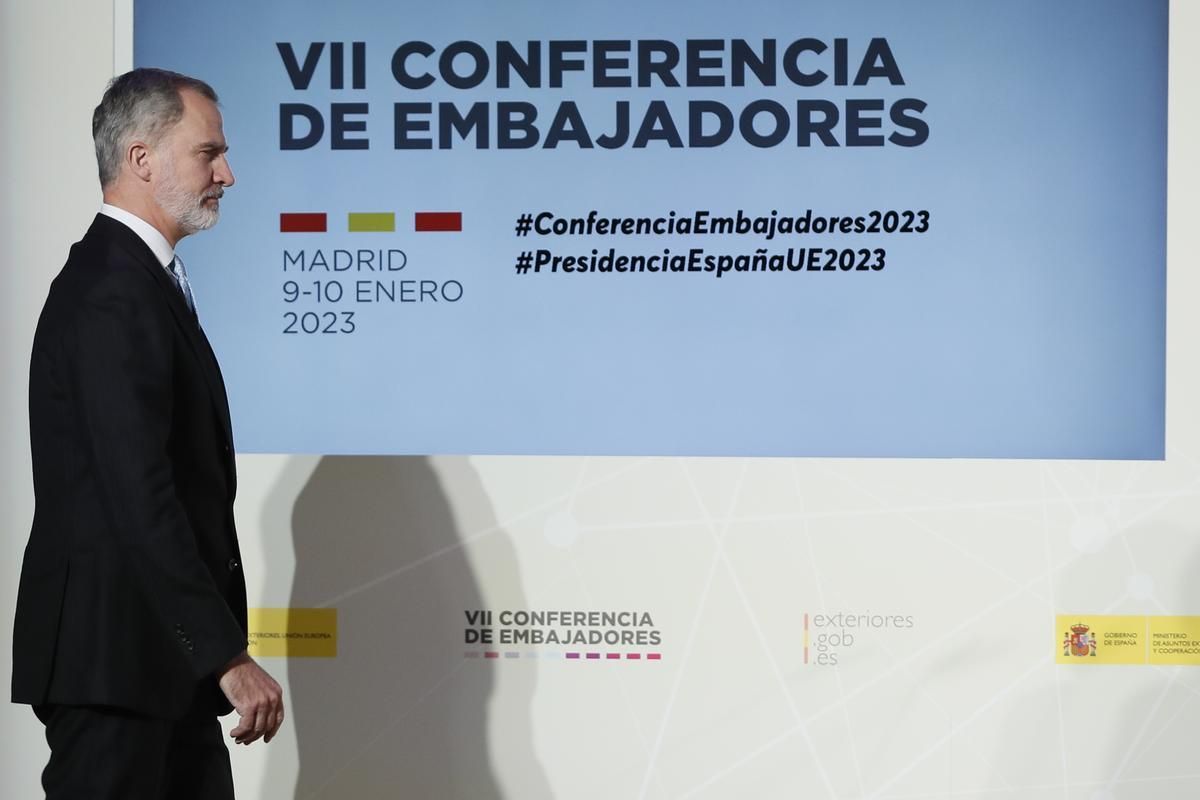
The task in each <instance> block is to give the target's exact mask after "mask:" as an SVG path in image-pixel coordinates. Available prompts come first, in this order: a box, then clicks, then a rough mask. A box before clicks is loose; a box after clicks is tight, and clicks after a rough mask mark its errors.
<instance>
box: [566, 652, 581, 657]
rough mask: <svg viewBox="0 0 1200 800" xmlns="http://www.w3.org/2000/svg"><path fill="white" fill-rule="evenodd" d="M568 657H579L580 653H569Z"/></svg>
mask: <svg viewBox="0 0 1200 800" xmlns="http://www.w3.org/2000/svg"><path fill="white" fill-rule="evenodd" d="M567 658H579V653H567Z"/></svg>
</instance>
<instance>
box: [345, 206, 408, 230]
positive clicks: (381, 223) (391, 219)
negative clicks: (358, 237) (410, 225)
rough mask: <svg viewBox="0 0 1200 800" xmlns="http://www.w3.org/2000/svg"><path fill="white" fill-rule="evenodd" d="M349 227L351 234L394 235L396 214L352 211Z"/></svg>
mask: <svg viewBox="0 0 1200 800" xmlns="http://www.w3.org/2000/svg"><path fill="white" fill-rule="evenodd" d="M347 227H348V228H349V229H350V232H351V233H394V232H395V230H396V214H395V213H394V212H391V211H378V212H375V211H372V212H365V211H352V212H351V213H350V214H349V218H348V220H347Z"/></svg>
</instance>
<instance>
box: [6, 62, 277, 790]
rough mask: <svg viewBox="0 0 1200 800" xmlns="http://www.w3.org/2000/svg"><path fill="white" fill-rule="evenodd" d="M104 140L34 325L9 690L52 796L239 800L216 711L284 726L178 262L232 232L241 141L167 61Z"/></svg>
mask: <svg viewBox="0 0 1200 800" xmlns="http://www.w3.org/2000/svg"><path fill="white" fill-rule="evenodd" d="M92 135H93V138H94V139H95V143H96V156H97V161H98V162H99V167H100V183H101V186H102V188H103V193H104V205H103V206H102V207H101V211H100V214H98V215H97V216H96V219H95V221H94V222H93V223H92V226H91V228H89V230H88V231H87V233H86V234H85V235H84V237H83V239H82V240H81V241H79V242H78V243H76V244H75V245H74V246H73V247H72V248H71V252H70V255H69V257H68V258H67V262H66V265H65V266H64V267H63V270H62V272H61V273H60V274H59V276H58V277H57V278H56V279H55V281H54V283H53V285H52V287H51V289H50V294H49V297H48V298H47V300H46V305H45V308H44V309H43V311H42V315H41V318H40V320H39V322H38V327H37V332H36V334H35V336H34V345H33V355H32V363H31V367H30V389H29V403H30V436H31V443H32V452H33V478H34V491H35V495H36V510H35V513H34V520H33V528H32V531H31V533H30V537H29V544H28V546H27V547H26V550H25V560H24V564H23V566H22V571H21V582H20V589H19V593H18V597H17V611H16V622H15V629H14V642H13V700H14V701H15V702H19V703H29V704H32V705H33V707H34V711H35V712H36V714H37V716H38V717H39V718H40V719H41V720H42V721H43V722H44V723H45V726H46V738H47V741H48V742H49V745H50V750H51V754H50V761H49V764H48V765H47V767H46V769H45V772H44V773H43V776H42V783H43V785H44V787H45V790H46V795H47V797H48V798H50V799H51V800H56V799H58V798H64V799H65V798H85V797H86V798H89V800H96V799H98V798H113V799H114V800H115V799H116V798H120V799H121V800H143V798H144V799H145V800H150V799H151V798H153V800H166V798H170V800H181V799H183V798H206V799H209V798H211V799H212V800H216V799H217V798H220V799H221V800H226V799H227V798H232V797H233V781H232V774H231V770H230V764H229V751H228V749H227V747H226V746H225V742H224V737H222V735H221V728H220V725H219V723H218V721H217V716H218V715H220V714H224V713H227V712H228V711H229V710H230V709H231V707H232V708H235V709H236V710H237V711H238V713H239V714H240V719H239V722H238V724H237V725H236V726H235V728H234V729H233V731H232V733H231V736H232V737H233V738H234V739H235V740H236V741H237V742H239V743H244V744H249V743H250V742H253V741H255V740H256V739H259V738H260V737H261V738H264V739H265V740H266V741H270V740H271V738H272V737H273V736H274V735H275V733H276V732H277V731H278V730H279V726H280V724H281V722H282V720H283V704H282V692H281V690H280V688H279V685H278V684H277V683H276V682H275V681H274V680H273V679H272V678H271V677H270V676H269V675H268V674H267V673H266V672H265V671H263V670H262V669H261V668H260V667H259V666H258V665H257V664H255V663H254V661H252V660H251V659H250V658H249V656H248V655H247V653H246V584H245V579H244V576H243V574H242V569H241V556H240V554H239V551H238V542H237V534H236V532H235V530H234V522H233V497H234V490H235V485H236V479H235V475H234V457H233V438H232V433H231V430H230V421H229V409H228V405H227V402H226V397H225V387H224V385H223V383H222V379H221V373H220V370H219V368H218V366H217V362H216V359H215V357H214V356H213V353H212V350H210V349H209V346H208V342H207V340H206V339H205V336H204V333H203V332H202V330H201V329H200V326H199V323H198V321H197V317H196V314H195V306H194V300H193V297H192V293H191V287H190V286H189V284H188V282H187V276H186V273H185V272H183V267H182V263H181V262H180V261H179V260H178V259H177V258H176V257H175V253H174V248H175V244H176V243H177V242H178V241H179V240H180V239H182V238H183V237H184V236H187V235H188V234H191V233H195V232H196V231H198V230H203V229H205V228H209V227H211V226H212V225H213V224H215V223H216V221H217V216H218V208H219V202H220V198H221V196H222V194H223V192H224V189H225V187H228V186H231V185H232V184H233V173H232V171H231V170H230V167H229V164H228V162H227V160H226V151H227V150H228V148H227V146H226V143H225V136H224V133H223V131H222V129H221V115H220V112H219V111H218V110H217V97H216V94H215V93H214V92H213V90H212V89H211V88H210V87H209V86H208V85H207V84H205V83H203V82H201V81H198V80H195V79H192V78H188V77H186V76H183V75H179V74H177V73H172V72H166V71H163V70H150V69H139V70H134V71H133V72H130V73H126V74H125V75H122V76H120V77H118V78H115V79H114V80H113V81H112V83H110V84H109V87H108V89H107V91H106V92H105V94H104V98H103V100H102V101H101V103H100V105H99V106H98V107H97V108H96V111H95V115H94V117H93V122H92Z"/></svg>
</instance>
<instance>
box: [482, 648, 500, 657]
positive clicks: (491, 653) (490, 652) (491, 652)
mask: <svg viewBox="0 0 1200 800" xmlns="http://www.w3.org/2000/svg"><path fill="white" fill-rule="evenodd" d="M483 657H484V658H499V657H500V654H499V653H497V652H496V651H494V650H488V651H486V652H484V654H483Z"/></svg>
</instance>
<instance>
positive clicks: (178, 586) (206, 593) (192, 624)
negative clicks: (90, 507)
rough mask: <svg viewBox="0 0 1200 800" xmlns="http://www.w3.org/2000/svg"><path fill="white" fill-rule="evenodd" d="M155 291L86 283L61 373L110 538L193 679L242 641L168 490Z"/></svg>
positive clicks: (163, 371)
mask: <svg viewBox="0 0 1200 800" xmlns="http://www.w3.org/2000/svg"><path fill="white" fill-rule="evenodd" d="M157 293H158V289H157V287H155V286H154V285H153V284H151V283H149V282H148V281H147V282H146V285H145V286H141V285H139V282H138V281H137V280H135V279H132V278H129V277H127V276H122V277H121V279H120V280H117V279H116V278H112V279H110V280H108V281H106V282H105V283H104V284H102V285H100V286H98V287H94V291H92V292H91V293H90V296H89V297H88V299H87V300H86V301H85V303H84V304H83V306H82V308H81V309H80V311H79V314H78V317H77V318H76V323H75V326H74V330H73V335H71V336H70V338H71V339H73V341H70V342H69V343H68V344H67V347H66V348H65V350H66V352H68V353H71V352H73V353H74V354H75V358H74V359H73V360H74V363H73V364H71V365H70V366H69V367H68V369H70V370H71V372H73V374H74V376H75V386H76V391H77V395H78V397H77V402H78V407H79V408H80V409H81V413H82V425H83V428H84V436H85V437H86V443H87V450H88V454H89V456H90V458H91V461H92V464H93V467H94V469H95V472H96V476H97V481H98V485H99V487H100V492H101V502H102V505H103V507H104V509H105V512H106V513H107V516H108V522H109V524H110V527H111V530H112V531H113V533H114V535H115V537H116V539H117V542H116V544H117V545H118V546H119V547H120V548H121V549H122V554H123V557H124V558H127V559H128V560H129V562H130V566H131V567H133V569H132V572H133V573H134V574H135V575H137V576H138V579H139V580H140V582H141V584H142V587H141V588H142V589H143V590H144V592H145V595H146V598H147V601H148V605H150V606H151V607H152V608H153V610H154V612H155V613H156V614H157V615H158V618H159V622H161V624H162V625H163V626H164V628H165V630H166V633H167V634H168V636H169V637H170V639H171V640H172V641H175V642H177V643H178V645H179V647H180V648H181V652H182V653H183V654H184V655H185V656H186V657H187V658H188V660H189V661H190V663H191V666H192V670H193V672H194V674H195V676H196V677H197V678H198V679H199V678H202V677H204V676H207V675H211V674H212V673H214V672H215V671H216V670H217V669H219V668H220V667H221V666H223V665H224V664H226V663H228V661H229V660H230V659H232V658H233V657H234V656H236V655H237V654H238V653H240V652H241V651H242V650H244V649H245V648H246V638H245V634H244V632H243V631H242V628H241V626H240V625H239V624H238V622H237V620H236V619H235V617H234V615H233V612H232V611H231V610H230V608H229V605H228V604H227V603H226V601H225V599H224V597H222V595H221V593H220V592H219V591H218V589H217V586H216V584H215V583H214V582H213V579H212V575H211V574H210V573H209V572H208V569H207V567H206V566H205V565H204V562H203V560H202V558H201V556H200V552H199V550H198V548H197V545H196V538H195V536H194V534H193V531H192V529H191V524H190V522H189V520H188V517H187V514H186V513H185V511H184V508H183V505H182V504H181V503H180V501H179V498H178V496H177V493H176V489H175V482H174V475H173V467H172V462H171V458H170V454H169V450H168V445H169V438H170V435H171V429H172V406H173V399H172V398H173V391H174V375H173V371H174V367H173V359H174V358H175V354H174V347H173V341H172V326H173V325H174V321H173V320H172V319H171V318H170V317H169V313H170V312H169V311H168V309H167V308H166V307H165V305H164V303H163V300H162V297H161V296H158V295H157ZM68 357H69V356H68ZM214 446H215V445H214Z"/></svg>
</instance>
